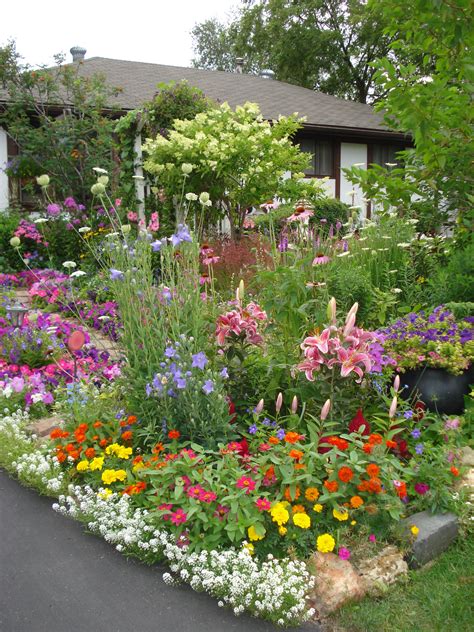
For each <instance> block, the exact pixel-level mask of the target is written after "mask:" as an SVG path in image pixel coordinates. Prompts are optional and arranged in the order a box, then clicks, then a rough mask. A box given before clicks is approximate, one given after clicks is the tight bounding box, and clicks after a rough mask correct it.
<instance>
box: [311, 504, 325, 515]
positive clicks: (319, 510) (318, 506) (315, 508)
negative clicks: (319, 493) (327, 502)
mask: <svg viewBox="0 0 474 632" xmlns="http://www.w3.org/2000/svg"><path fill="white" fill-rule="evenodd" d="M323 509H324V507H323V506H322V505H320V504H319V503H316V504H315V505H314V507H313V511H315V512H316V513H321V512H322V510H323Z"/></svg>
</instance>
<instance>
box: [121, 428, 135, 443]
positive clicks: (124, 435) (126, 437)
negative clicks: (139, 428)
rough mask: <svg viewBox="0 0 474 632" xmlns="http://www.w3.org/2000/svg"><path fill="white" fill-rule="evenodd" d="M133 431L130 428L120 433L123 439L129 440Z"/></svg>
mask: <svg viewBox="0 0 474 632" xmlns="http://www.w3.org/2000/svg"><path fill="white" fill-rule="evenodd" d="M132 436H133V433H132V431H131V430H126V431H125V432H123V433H122V439H123V440H124V441H130V440H131V439H132Z"/></svg>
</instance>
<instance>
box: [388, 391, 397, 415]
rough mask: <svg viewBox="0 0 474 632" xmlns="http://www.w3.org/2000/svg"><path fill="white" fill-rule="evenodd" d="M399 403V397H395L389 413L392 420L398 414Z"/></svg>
mask: <svg viewBox="0 0 474 632" xmlns="http://www.w3.org/2000/svg"><path fill="white" fill-rule="evenodd" d="M397 401H398V400H397V397H396V396H395V397H394V398H393V399H392V403H391V404H390V409H389V411H388V416H389V417H390V419H392V418H393V417H395V413H396V412H397Z"/></svg>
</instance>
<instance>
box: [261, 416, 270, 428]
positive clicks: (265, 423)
mask: <svg viewBox="0 0 474 632" xmlns="http://www.w3.org/2000/svg"><path fill="white" fill-rule="evenodd" d="M271 423H272V422H271V421H270V419H268V417H265V418H264V419H263V421H262V424H263V425H264V426H269V425H270V424H271Z"/></svg>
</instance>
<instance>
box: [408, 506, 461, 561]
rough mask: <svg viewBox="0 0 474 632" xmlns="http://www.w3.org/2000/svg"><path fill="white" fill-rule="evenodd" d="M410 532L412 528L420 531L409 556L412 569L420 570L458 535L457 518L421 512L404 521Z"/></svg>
mask: <svg viewBox="0 0 474 632" xmlns="http://www.w3.org/2000/svg"><path fill="white" fill-rule="evenodd" d="M402 523H403V525H404V527H405V528H406V530H407V531H408V532H409V529H410V527H411V526H413V525H416V526H417V527H418V529H419V532H418V536H417V538H416V540H415V541H414V543H413V546H412V550H411V553H409V555H408V564H409V566H410V568H419V567H420V566H423V565H424V564H426V563H427V562H429V561H430V560H432V559H434V558H436V557H438V555H440V554H441V553H442V552H443V551H445V550H446V549H447V548H448V547H449V546H450V544H451V543H452V542H453V541H454V540H455V539H456V537H457V535H458V522H457V518H456V516H455V515H454V514H452V513H446V514H431V513H429V512H428V511H420V512H419V513H416V514H413V515H412V516H410V517H409V518H405V519H404V520H403V521H402Z"/></svg>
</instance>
